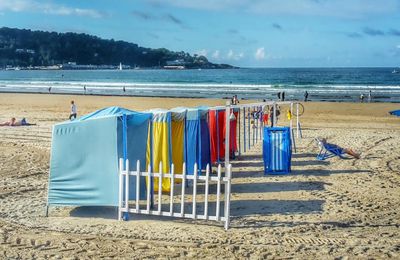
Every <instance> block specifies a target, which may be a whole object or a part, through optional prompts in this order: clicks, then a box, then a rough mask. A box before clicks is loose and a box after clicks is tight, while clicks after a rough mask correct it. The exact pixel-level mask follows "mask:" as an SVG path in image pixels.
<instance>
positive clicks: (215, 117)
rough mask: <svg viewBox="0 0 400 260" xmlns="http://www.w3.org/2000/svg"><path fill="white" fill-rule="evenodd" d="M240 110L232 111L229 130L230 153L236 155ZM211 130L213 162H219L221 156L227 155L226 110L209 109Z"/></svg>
mask: <svg viewBox="0 0 400 260" xmlns="http://www.w3.org/2000/svg"><path fill="white" fill-rule="evenodd" d="M238 116H239V110H237V109H234V110H232V111H231V113H230V115H229V117H230V127H229V129H230V131H229V137H230V139H229V154H230V155H234V153H235V152H236V151H237V139H236V135H237V133H236V127H237V118H238ZM208 117H209V122H208V124H209V130H210V151H211V162H213V163H215V162H219V160H220V159H221V158H224V157H225V131H226V123H225V122H226V120H225V110H210V111H209V116H208Z"/></svg>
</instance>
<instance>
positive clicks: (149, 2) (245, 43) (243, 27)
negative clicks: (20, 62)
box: [0, 0, 400, 67]
mask: <svg viewBox="0 0 400 260" xmlns="http://www.w3.org/2000/svg"><path fill="white" fill-rule="evenodd" d="M3 26H5V27H12V28H24V29H32V30H44V31H56V32H77V33H87V34H91V35H96V36H99V37H101V38H104V39H115V40H124V41H128V42H133V43H137V44H138V45H140V46H142V47H149V48H167V49H169V50H172V51H185V52H188V53H190V54H192V55H193V54H198V55H204V56H206V57H207V58H208V60H209V61H211V62H214V63H228V64H231V65H235V66H240V67H398V66H400V0H198V1H193V0H130V1H128V0H118V1H115V0H114V1H111V0H79V1H78V0H59V1H56V0H0V27H3Z"/></svg>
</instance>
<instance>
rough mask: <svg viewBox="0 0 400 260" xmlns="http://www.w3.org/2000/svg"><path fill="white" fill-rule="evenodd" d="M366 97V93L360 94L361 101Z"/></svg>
mask: <svg viewBox="0 0 400 260" xmlns="http://www.w3.org/2000/svg"><path fill="white" fill-rule="evenodd" d="M364 98H365V96H364V94H361V95H360V102H361V103H364Z"/></svg>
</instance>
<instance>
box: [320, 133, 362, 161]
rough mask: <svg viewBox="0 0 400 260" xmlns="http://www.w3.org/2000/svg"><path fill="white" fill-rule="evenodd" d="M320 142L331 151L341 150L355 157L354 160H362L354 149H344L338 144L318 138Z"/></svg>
mask: <svg viewBox="0 0 400 260" xmlns="http://www.w3.org/2000/svg"><path fill="white" fill-rule="evenodd" d="M318 140H320V141H321V142H322V143H323V144H324V145H325V147H328V148H331V149H337V150H341V151H343V152H345V153H347V154H348V155H351V156H353V157H354V158H357V159H360V154H359V153H356V152H355V151H354V150H353V149H350V148H342V147H340V146H338V145H336V144H330V143H328V142H327V141H326V138H318Z"/></svg>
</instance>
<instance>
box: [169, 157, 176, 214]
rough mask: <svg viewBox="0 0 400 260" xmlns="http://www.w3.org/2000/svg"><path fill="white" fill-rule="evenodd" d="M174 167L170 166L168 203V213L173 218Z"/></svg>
mask: <svg viewBox="0 0 400 260" xmlns="http://www.w3.org/2000/svg"><path fill="white" fill-rule="evenodd" d="M174 176H175V167H174V164H172V165H171V194H170V201H169V213H170V214H171V216H173V212H174V185H175V178H174Z"/></svg>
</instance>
